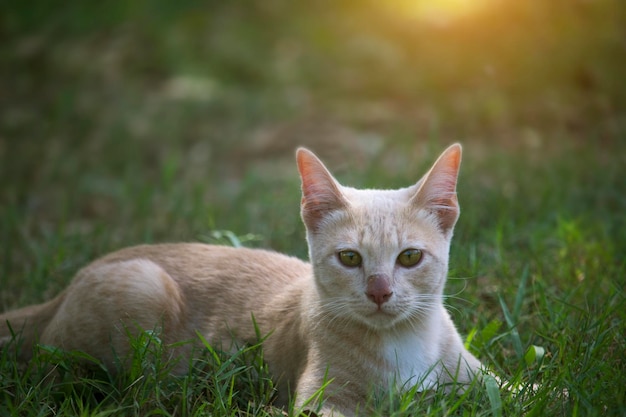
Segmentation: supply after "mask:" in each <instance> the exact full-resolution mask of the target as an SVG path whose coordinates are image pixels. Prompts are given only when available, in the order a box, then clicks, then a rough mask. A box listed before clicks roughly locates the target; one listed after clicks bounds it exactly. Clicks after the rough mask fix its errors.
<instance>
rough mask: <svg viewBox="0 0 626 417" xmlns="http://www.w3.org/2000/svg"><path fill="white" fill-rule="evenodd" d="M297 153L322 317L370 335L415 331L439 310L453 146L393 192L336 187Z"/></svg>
mask: <svg viewBox="0 0 626 417" xmlns="http://www.w3.org/2000/svg"><path fill="white" fill-rule="evenodd" d="M302 152H307V151H300V152H299V154H298V161H299V166H300V172H301V175H302V179H303V192H304V196H303V207H302V215H303V219H304V221H305V224H306V227H307V239H308V243H309V254H310V258H311V262H312V264H313V268H314V272H315V280H316V285H317V289H318V292H319V296H320V303H321V304H322V306H323V309H324V312H325V314H330V315H332V316H333V317H334V318H335V320H337V321H338V322H339V321H341V320H342V319H345V320H346V322H348V321H350V322H352V321H354V320H356V321H358V322H361V323H363V324H365V325H367V326H368V327H371V328H374V329H390V328H393V327H394V326H396V325H397V324H399V323H403V322H404V323H409V322H410V323H413V324H414V325H419V322H420V321H422V320H424V318H425V317H427V316H428V314H429V310H430V309H434V308H438V307H439V306H440V298H441V294H442V291H443V286H444V284H445V279H446V274H447V269H448V251H449V246H450V239H451V236H452V228H453V226H454V223H455V221H456V218H457V217H458V205H457V203H456V196H455V193H454V188H455V185H456V173H457V172H458V165H459V162H460V147H458V146H456V147H452V148H450V149H449V150H448V151H446V153H444V154H443V155H442V157H441V158H440V160H438V161H437V163H436V164H435V166H434V167H433V169H431V171H430V172H429V173H428V174H427V176H425V177H424V178H423V179H422V180H421V181H420V182H418V183H417V184H416V185H414V186H412V187H409V188H405V189H401V190H355V189H353V188H348V187H343V186H341V185H339V184H338V183H337V182H336V181H335V180H334V178H332V176H331V175H330V173H328V171H327V170H326V169H325V168H324V166H323V165H322V164H321V162H320V161H319V160H318V159H317V158H315V156H313V155H312V154H310V153H306V154H303V153H302ZM442 158H443V160H442Z"/></svg>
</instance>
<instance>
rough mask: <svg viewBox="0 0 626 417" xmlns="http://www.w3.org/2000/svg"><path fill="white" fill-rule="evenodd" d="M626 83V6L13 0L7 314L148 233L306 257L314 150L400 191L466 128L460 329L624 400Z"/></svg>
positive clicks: (3, 188) (501, 0)
mask: <svg viewBox="0 0 626 417" xmlns="http://www.w3.org/2000/svg"><path fill="white" fill-rule="evenodd" d="M470 4H474V5H475V7H470V6H468V5H470ZM625 80H626V3H624V1H623V0H549V1H546V0H508V1H505V0H491V1H490V0H482V1H478V0H476V1H470V0H468V1H465V2H463V1H462V0H429V1H427V0H390V1H380V0H379V1H373V0H359V1H356V0H335V1H324V0H320V1H310V2H296V1H286V0H236V1H194V0H179V1H166V0H153V1H147V0H135V1H126V0H123V1H122V0H109V1H105V2H89V1H79V0H66V1H43V0H30V1H22V2H19V1H4V2H2V3H1V4H0V310H6V309H9V308H14V307H17V306H21V305H25V304H28V303H33V302H38V301H41V300H43V299H46V298H49V297H51V296H52V295H54V294H57V293H59V292H60V291H61V289H62V288H64V287H65V286H66V285H67V283H68V282H69V281H70V279H71V277H72V276H73V274H74V272H75V271H76V270H77V269H78V268H80V267H81V266H83V265H84V264H85V263H86V262H88V261H89V260H91V259H93V258H95V257H97V256H99V255H102V254H103V253H106V252H108V251H111V250H114V249H117V248H120V247H123V246H127V245H131V244H138V243H149V242H164V241H206V242H221V243H224V242H225V243H232V242H233V241H236V240H240V241H244V243H245V244H246V245H250V246H262V247H271V248H274V249H276V250H279V251H282V252H287V253H290V254H293V255H296V256H300V257H306V245H305V241H304V230H303V227H302V225H301V222H300V219H299V213H298V211H299V207H298V206H299V201H300V194H299V179H298V177H297V171H296V168H295V161H294V150H295V148H296V147H297V146H300V145H304V146H307V147H310V148H311V149H312V150H313V151H315V152H316V153H318V154H319V155H320V156H321V157H322V159H323V160H324V161H325V162H326V163H327V165H328V167H329V168H330V169H331V170H332V171H333V172H334V173H335V174H336V176H337V177H338V179H339V180H340V181H341V182H343V183H344V184H347V185H353V186H356V187H380V188H393V187H401V186H407V185H410V184H412V183H414V182H415V181H417V180H418V179H419V178H420V177H421V175H422V174H423V173H424V172H425V170H426V169H427V168H428V167H429V166H430V164H431V163H432V162H433V161H434V159H435V158H436V157H437V155H438V154H439V153H440V152H441V151H442V150H443V149H444V148H445V147H446V146H447V145H449V144H450V143H452V142H456V141H459V142H461V143H462V144H463V145H464V162H463V166H462V170H461V178H460V183H459V189H458V191H459V200H460V203H461V207H462V215H461V219H460V221H459V223H458V225H457V228H456V234H455V239H454V242H453V246H452V252H451V263H450V264H451V268H452V269H451V271H450V276H451V278H450V280H449V283H448V287H447V290H446V293H447V294H450V295H451V298H450V300H449V304H451V305H452V308H451V313H452V314H453V316H454V318H455V322H456V323H457V324H458V326H459V329H460V331H461V332H462V333H463V334H468V333H470V332H472V331H474V330H477V331H478V333H477V335H476V336H475V338H474V340H473V346H474V349H475V351H476V352H477V354H478V355H479V356H480V357H481V359H482V360H484V361H485V363H487V364H489V365H490V366H494V367H495V368H496V369H497V370H498V371H500V372H501V374H502V375H509V376H510V375H518V376H519V375H520V372H522V373H524V372H530V373H531V374H532V372H534V370H535V369H536V370H538V372H539V370H540V371H541V375H542V378H543V380H542V382H543V384H544V385H543V386H545V387H547V388H546V392H548V393H549V395H547V396H544V397H542V398H544V399H543V400H541V401H544V403H541V402H539V403H538V405H537V408H536V409H535V412H538V413H539V414H543V413H544V411H545V409H543V408H542V407H544V405H545V406H547V407H552V408H549V411H550V412H547V411H545V414H544V415H578V414H577V413H579V412H580V415H598V414H599V413H600V414H602V415H611V414H614V415H623V411H624V409H626V408H625V407H626V388H625V387H626V380H625V378H626V362H625V361H624V355H623V352H624V350H625V349H626V337H625V336H624V335H625V334H626V330H625V328H626V324H625V323H626V302H625V293H624V288H626V263H625V261H624V253H626V233H625V232H624V230H626V221H625V219H626V215H625V214H624V213H626V180H625V176H624V174H625V167H626V81H625ZM220 231H230V232H232V236H237V237H238V238H236V239H233V238H228V236H231V235H229V234H228V233H224V232H222V233H220ZM507 305H508V306H509V309H510V310H511V312H510V313H507V310H506V306H507ZM511 317H513V319H511ZM505 319H506V320H505ZM505 321H508V323H507V325H506V326H504V327H499V326H500V324H501V323H504V322H505ZM503 332H504V334H503ZM533 344H534V345H537V346H541V347H543V348H545V351H546V352H547V353H546V356H545V358H546V359H545V361H544V363H543V364H542V365H541V368H539V367H537V368H533V366H534V365H532V363H531V364H530V365H529V367H530V369H526V367H525V365H524V360H523V359H524V352H525V351H526V348H527V347H528V346H531V347H532V345H533ZM531 362H532V361H531ZM524 375H525V376H523V377H522V379H524V380H528V377H527V375H526V374H524ZM553 388H554V389H553ZM563 388H565V389H568V391H569V393H570V398H569V399H568V400H567V401H563V400H562V399H556V400H554V399H552V400H550V399H545V398H552V397H553V396H554V395H555V394H554V393H556V392H560V390H561V389H563ZM550 393H552V394H550ZM546 404H547V405H546ZM512 409H515V408H512ZM541 410H543V411H541ZM620 413H621V414H620ZM505 414H506V413H505ZM531 414H532V413H531Z"/></svg>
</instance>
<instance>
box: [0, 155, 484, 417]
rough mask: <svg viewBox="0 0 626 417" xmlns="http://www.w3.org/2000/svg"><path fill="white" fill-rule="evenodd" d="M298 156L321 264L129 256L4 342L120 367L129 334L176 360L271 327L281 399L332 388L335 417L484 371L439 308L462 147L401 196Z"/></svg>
mask: <svg viewBox="0 0 626 417" xmlns="http://www.w3.org/2000/svg"><path fill="white" fill-rule="evenodd" d="M296 159H297V165H298V170H299V173H300V177H301V182H302V202H301V217H302V220H303V222H304V225H305V229H306V239H307V243H308V247H309V259H310V263H306V262H303V261H301V260H299V259H296V258H293V257H289V256H287V255H283V254H279V253H276V252H271V251H267V250H262V249H248V248H231V247H224V246H213V245H207V244H200V243H180V244H155V245H142V246H135V247H130V248H126V249H122V250H119V251H117V252H113V253H110V254H108V255H106V256H104V257H102V258H100V259H98V260H96V261H94V262H93V263H91V264H89V265H87V266H86V267H85V268H83V269H81V270H80V271H79V272H78V273H77V274H76V276H75V278H74V280H73V281H72V283H71V284H70V285H69V286H68V287H67V289H65V291H63V292H62V293H61V294H60V295H58V296H57V297H56V298H54V299H52V300H51V301H48V302H46V303H43V304H40V305H35V306H30V307H24V308H22V309H18V310H15V311H12V312H8V313H5V314H3V315H1V316H0V344H2V343H4V344H7V342H8V341H9V340H10V339H11V336H12V332H13V331H15V332H19V333H20V337H21V344H20V352H19V355H20V357H21V359H22V360H24V361H27V360H28V359H29V358H30V357H31V355H32V353H33V350H34V348H35V347H36V344H37V343H40V344H45V345H51V346H56V347H59V348H62V349H66V350H80V351H84V352H87V353H88V354H90V355H91V356H93V357H96V358H98V359H99V360H101V361H102V362H103V363H104V365H105V366H107V367H108V368H109V369H115V361H116V358H124V357H127V356H128V354H129V350H130V347H129V343H128V337H129V333H132V329H154V328H155V326H159V332H160V337H161V339H162V340H163V343H164V345H165V346H172V347H171V349H169V351H167V353H166V354H167V355H169V356H171V357H178V358H181V357H182V358H188V357H189V356H190V355H193V354H195V353H194V352H197V350H195V349H194V348H193V345H192V344H191V343H187V344H179V343H176V342H179V341H186V340H197V339H198V337H197V334H198V333H199V334H201V335H202V336H203V337H204V338H205V339H206V340H208V341H209V342H210V343H212V344H214V345H216V346H219V347H220V348H222V349H224V350H229V349H235V348H236V347H237V346H241V345H243V344H245V343H255V342H256V341H258V334H259V333H258V332H259V331H260V332H261V334H263V335H269V336H268V337H267V339H266V340H265V341H264V342H263V352H264V358H265V360H266V362H267V364H268V367H269V370H270V372H271V374H272V376H273V378H274V379H275V380H276V382H277V386H278V400H277V402H278V403H279V404H281V403H282V404H287V403H288V401H289V399H290V398H294V397H295V399H296V400H295V401H296V402H295V404H296V405H297V406H302V405H303V404H305V402H306V401H307V400H308V399H310V398H312V397H314V396H315V395H316V393H317V392H318V390H319V389H320V387H322V385H324V384H325V383H327V386H326V388H325V395H324V399H323V402H321V401H322V400H320V402H319V403H310V404H308V405H307V406H308V407H310V408H313V409H316V408H317V409H319V410H320V412H321V413H322V414H323V415H334V416H338V415H345V416H351V415H355V413H356V412H357V410H361V411H363V410H364V408H365V407H366V403H367V400H368V395H369V394H370V393H372V392H373V390H374V389H376V388H380V387H393V386H395V387H397V389H401V387H408V386H416V384H418V385H419V389H420V390H427V389H434V388H437V387H438V386H441V385H443V384H446V383H449V382H453V381H455V382H457V383H461V384H466V383H469V382H471V381H472V380H473V379H474V378H475V377H476V376H478V375H479V374H480V370H481V363H480V362H479V361H478V359H476V358H475V357H474V356H473V355H472V354H471V353H470V352H469V351H468V350H466V349H465V347H464V345H463V342H462V340H461V337H460V336H459V333H458V332H457V330H456V328H455V326H454V324H453V323H452V320H451V318H450V316H449V314H448V313H447V311H446V309H445V308H444V305H443V301H442V298H443V295H442V294H443V288H444V284H445V282H446V276H447V272H448V252H449V248H450V241H451V238H452V235H453V229H454V225H455V223H456V221H457V219H458V216H459V205H458V202H457V197H456V184H457V176H458V171H459V166H460V161H461V146H460V145H459V144H454V145H452V146H450V147H449V148H448V149H446V150H445V151H444V152H443V153H442V154H441V156H440V157H439V158H438V159H437V161H436V162H435V163H434V165H433V166H432V168H431V169H430V170H429V171H428V172H427V173H426V175H424V177H423V178H422V179H421V180H419V181H418V182H417V183H416V184H414V185H413V186H410V187H408V188H403V189H399V190H369V189H366V190H357V189H354V188H350V187H346V186H342V185H340V184H339V183H338V182H337V180H335V178H334V177H333V176H332V174H331V173H330V172H329V171H328V170H327V168H326V167H325V166H324V165H323V163H322V162H321V161H320V160H319V159H318V158H317V157H316V156H315V155H314V154H313V153H312V152H311V151H309V150H307V149H304V148H299V149H298V150H297V152H296ZM117 360H118V361H119V359H117ZM188 364H189V362H188V361H185V360H181V361H179V362H178V365H176V366H178V368H176V369H174V372H180V373H184V372H185V371H187V370H188V366H189V365H188ZM390 384H391V385H390Z"/></svg>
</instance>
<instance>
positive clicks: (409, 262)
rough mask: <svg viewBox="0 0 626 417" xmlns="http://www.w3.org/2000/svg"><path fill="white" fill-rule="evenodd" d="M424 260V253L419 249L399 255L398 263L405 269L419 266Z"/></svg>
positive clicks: (409, 250)
mask: <svg viewBox="0 0 626 417" xmlns="http://www.w3.org/2000/svg"><path fill="white" fill-rule="evenodd" d="M421 260H422V251H421V250H419V249H406V250H404V251H403V252H402V253H401V254H400V255H398V263H399V264H400V265H402V266H404V267H405V268H410V267H412V266H415V265H417V264H418V263H420V261H421Z"/></svg>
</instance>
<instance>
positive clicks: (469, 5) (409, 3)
mask: <svg viewBox="0 0 626 417" xmlns="http://www.w3.org/2000/svg"><path fill="white" fill-rule="evenodd" d="M494 1H495V0H401V1H400V2H399V3H400V6H401V9H403V10H402V12H405V13H406V14H407V15H409V16H410V17H414V18H417V19H419V20H423V21H427V22H429V23H434V24H443V25H446V24H450V23H452V22H453V21H455V20H458V19H461V18H464V17H469V16H472V15H475V14H478V13H480V12H481V11H483V10H485V9H486V8H487V7H488V6H489V5H491V4H492V3H494Z"/></svg>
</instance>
